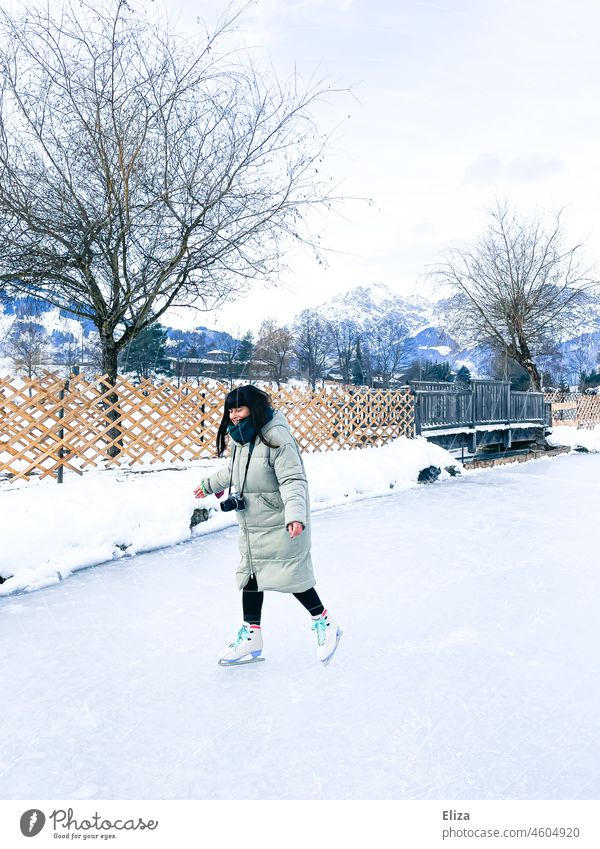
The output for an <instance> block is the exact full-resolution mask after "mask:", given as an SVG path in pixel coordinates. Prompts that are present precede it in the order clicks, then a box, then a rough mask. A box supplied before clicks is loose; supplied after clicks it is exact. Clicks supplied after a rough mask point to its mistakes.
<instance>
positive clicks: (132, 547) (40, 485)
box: [0, 437, 460, 595]
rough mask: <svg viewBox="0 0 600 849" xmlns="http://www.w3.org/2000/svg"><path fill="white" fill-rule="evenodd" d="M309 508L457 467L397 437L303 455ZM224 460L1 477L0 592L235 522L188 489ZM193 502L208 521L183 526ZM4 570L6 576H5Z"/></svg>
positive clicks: (427, 447) (441, 454)
mask: <svg viewBox="0 0 600 849" xmlns="http://www.w3.org/2000/svg"><path fill="white" fill-rule="evenodd" d="M304 461H305V464H306V467H307V474H308V479H309V484H310V494H311V501H312V508H313V510H314V511H316V510H322V509H324V508H327V507H333V506H336V505H339V504H344V503H347V502H348V501H357V500H360V499H362V498H366V497H371V496H377V495H387V494H389V492H390V489H396V490H398V489H406V488H408V487H410V486H414V485H415V484H416V481H417V476H418V474H419V471H420V470H421V469H423V468H425V467H426V466H430V465H435V466H439V467H440V468H441V469H442V478H443V477H448V473H447V472H445V471H444V467H445V466H449V465H454V466H458V467H460V463H459V462H458V461H457V460H455V458H454V457H453V456H452V455H451V454H449V453H448V452H447V451H445V450H444V449H443V448H439V447H438V446H437V445H433V444H432V443H430V442H427V440H426V439H424V438H421V437H419V438H417V439H407V438H406V437H399V438H398V439H396V440H394V442H391V443H389V444H387V445H384V446H382V447H380V448H373V447H371V448H363V449H361V450H354V451H335V452H330V453H323V454H305V455H304ZM224 462H226V461H224V460H215V461H207V460H204V461H199V462H196V463H193V464H189V465H186V466H178V467H172V468H169V469H162V470H160V471H152V472H150V471H149V470H148V473H139V474H133V473H131V472H130V471H124V470H114V471H94V472H87V473H85V474H84V475H83V476H82V477H79V476H78V475H74V474H69V473H68V472H67V473H66V474H65V479H64V483H63V484H62V485H58V484H57V483H56V481H52V480H49V479H45V480H43V481H32V482H28V483H24V484H13V485H10V484H4V485H3V488H2V490H1V491H0V516H1V517H2V528H3V530H2V545H1V551H0V575H2V576H3V577H5V578H8V580H6V581H5V582H4V583H3V584H1V585H0V595H8V594H10V593H13V592H23V591H30V590H35V589H40V588H42V587H46V586H49V585H50V584H55V583H58V582H59V581H61V580H63V579H64V578H66V577H67V576H68V575H70V574H71V573H72V572H75V571H76V570H77V569H82V568H85V567H86V566H92V565H95V564H98V563H103V562H106V561H111V560H115V559H119V558H121V557H126V556H132V555H134V554H137V553H139V552H142V551H150V550H153V549H157V548H164V547H166V546H170V545H175V544H176V543H179V542H182V541H184V540H186V539H189V538H190V535H191V534H194V535H201V534H206V533H211V532H213V531H217V530H219V529H221V528H224V527H227V526H230V525H232V524H235V523H236V519H235V516H234V515H233V514H232V513H222V512H221V511H220V510H219V509H218V502H217V499H216V497H215V496H209V497H208V498H205V499H202V500H197V499H195V498H194V495H193V490H194V488H195V486H197V484H198V483H199V482H200V480H201V479H202V478H203V477H206V476H207V475H208V474H209V473H210V472H211V471H213V470H215V469H216V468H218V467H219V466H220V465H222V464H223V463H224ZM196 507H208V508H213V510H214V512H212V513H211V515H210V517H209V519H208V521H206V522H203V523H202V524H201V525H198V526H196V527H195V528H194V530H193V531H192V532H190V529H189V525H190V518H191V515H192V513H193V511H194V509H195V508H196ZM9 576H11V577H9Z"/></svg>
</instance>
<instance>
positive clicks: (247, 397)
mask: <svg viewBox="0 0 600 849" xmlns="http://www.w3.org/2000/svg"><path fill="white" fill-rule="evenodd" d="M226 435H228V436H229V437H231V440H232V442H233V450H232V452H231V460H230V463H229V466H228V467H225V468H223V469H220V470H219V471H218V472H215V473H214V474H212V475H211V476H210V477H209V478H206V479H205V480H203V481H202V482H201V483H200V485H199V486H198V487H196V489H195V490H194V495H195V496H196V498H204V497H205V496H206V495H210V494H213V493H218V492H220V491H221V490H224V489H225V488H226V487H228V497H227V498H226V499H225V500H224V501H223V502H222V503H221V509H224V510H235V512H236V516H237V520H238V523H239V525H240V554H241V561H240V565H239V567H238V570H237V576H236V577H237V584H238V587H239V588H240V589H241V590H242V610H243V616H244V621H243V624H242V627H241V628H240V630H239V631H238V634H237V637H236V639H235V641H234V642H233V643H231V645H229V646H228V647H227V648H226V649H225V650H224V651H223V652H222V653H221V656H220V659H219V663H220V664H221V665H232V664H239V663H251V662H253V661H255V660H258V659H259V658H260V655H261V652H262V648H263V638H262V632H261V626H260V621H261V610H262V603H263V598H264V591H265V590H275V591H277V592H283V593H293V594H294V595H295V597H296V598H297V599H298V601H299V602H300V603H301V604H302V605H303V606H304V607H305V608H306V609H307V610H308V612H309V613H310V615H311V616H312V619H313V625H312V628H313V630H314V631H315V632H316V635H317V656H318V658H319V660H320V661H322V662H323V663H324V664H327V663H329V661H330V660H331V658H332V657H333V654H334V652H335V650H336V648H337V644H338V642H339V639H340V637H341V635H342V632H341V631H340V629H339V628H338V626H337V623H336V622H335V621H334V620H333V619H332V617H331V615H330V614H328V612H327V611H326V610H325V608H324V607H323V605H322V603H321V600H320V598H319V596H318V595H317V592H316V590H315V588H314V586H315V578H314V575H313V569H312V562H311V557H310V503H309V496H308V484H307V481H306V474H305V471H304V463H303V462H302V458H301V456H300V449H299V448H298V445H297V443H296V440H295V439H294V437H293V436H292V434H291V431H290V427H289V424H288V422H287V419H286V418H285V416H284V415H283V413H281V412H280V411H279V410H274V409H273V407H272V406H271V401H270V398H269V396H268V395H267V394H266V392H262V391H261V390H260V389H258V388H257V387H256V386H240V387H239V388H237V389H233V390H232V391H231V392H230V393H229V394H228V395H227V397H226V399H225V409H224V412H223V419H222V421H221V424H220V426H219V430H218V433H217V454H218V456H219V457H222V456H223V453H224V451H225V447H226ZM232 496H233V497H232Z"/></svg>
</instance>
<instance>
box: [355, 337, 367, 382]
mask: <svg viewBox="0 0 600 849" xmlns="http://www.w3.org/2000/svg"><path fill="white" fill-rule="evenodd" d="M352 382H353V383H354V385H355V386H364V385H365V382H366V381H365V369H364V365H363V353H362V346H361V343H360V336H359V337H358V339H357V340H356V352H355V355H354V360H353V361H352Z"/></svg>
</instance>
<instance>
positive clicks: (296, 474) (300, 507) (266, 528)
mask: <svg viewBox="0 0 600 849" xmlns="http://www.w3.org/2000/svg"><path fill="white" fill-rule="evenodd" d="M262 433H263V436H264V437H265V439H266V440H267V442H270V443H271V445H273V446H275V447H274V448H269V447H268V446H267V445H265V444H264V443H263V442H261V441H260V439H259V438H258V437H257V438H256V441H255V443H254V448H253V451H252V456H251V457H250V464H249V465H248V475H247V477H246V486H245V487H244V497H245V501H246V509H245V510H238V511H236V514H235V515H236V516H237V520H238V523H239V526H240V554H241V561H240V565H239V567H238V570H237V574H236V580H237V585H238V587H239V589H242V587H244V586H245V585H246V584H247V583H248V580H249V579H250V577H251V576H252V575H255V576H256V583H257V586H258V589H259V590H277V591H279V592H284V593H300V592H304V590H308V589H309V588H310V587H313V586H314V585H315V578H314V574H313V568H312V561H311V557H310V501H309V495H308V484H307V481H306V472H305V470H304V463H303V462H302V457H301V456H300V449H299V448H298V445H297V443H296V440H295V439H294V437H293V436H292V433H291V431H290V426H289V424H288V422H287V419H286V418H285V416H284V415H283V413H281V412H279V411H278V410H276V411H275V415H274V416H273V418H272V419H271V421H270V422H268V423H267V424H266V425H265V426H264V427H263V429H262ZM234 446H235V458H233V447H234ZM230 448H231V453H232V459H233V481H232V485H231V486H232V489H231V491H232V492H240V491H241V489H242V482H243V480H244V471H245V469H246V463H247V462H248V450H249V448H248V446H247V445H244V446H240V445H236V443H234V442H233V440H232V441H231V443H230ZM230 475H231V461H230V463H229V465H228V466H225V467H224V468H222V469H220V470H219V471H218V472H215V473H214V474H212V475H211V476H210V477H209V478H208V479H207V480H205V481H203V485H204V487H205V489H206V491H207V492H212V493H214V492H219V491H220V490H222V489H225V490H227V488H228V486H229V478H230ZM290 522H302V524H303V525H304V531H303V533H301V534H300V536H298V537H296V538H295V539H290V535H289V532H288V530H287V525H289V523H290Z"/></svg>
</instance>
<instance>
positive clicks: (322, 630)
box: [311, 619, 327, 646]
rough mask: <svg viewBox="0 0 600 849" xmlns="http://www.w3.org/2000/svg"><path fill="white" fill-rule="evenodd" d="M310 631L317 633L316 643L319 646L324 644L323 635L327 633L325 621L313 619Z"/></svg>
mask: <svg viewBox="0 0 600 849" xmlns="http://www.w3.org/2000/svg"><path fill="white" fill-rule="evenodd" d="M311 631H316V632H317V642H318V644H319V645H320V646H322V645H323V643H324V642H325V635H326V633H327V622H326V621H325V619H315V621H314V622H313V624H312V627H311Z"/></svg>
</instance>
